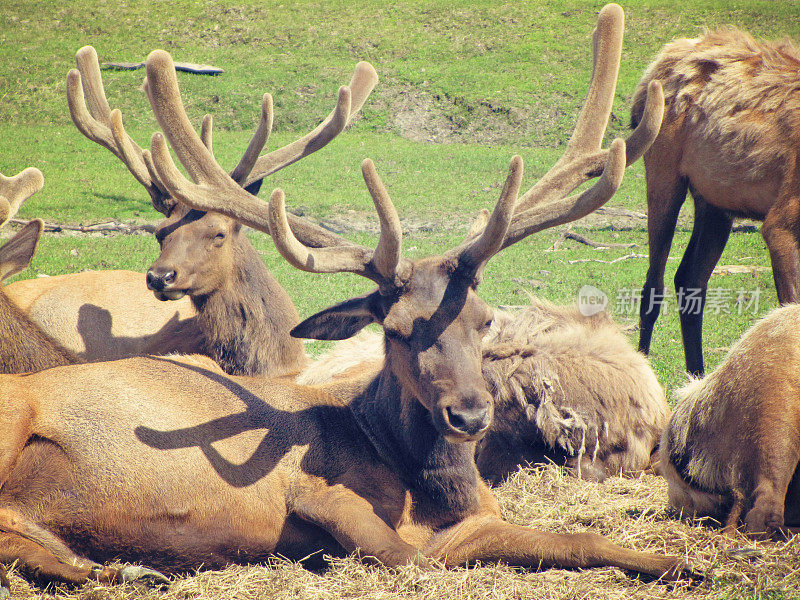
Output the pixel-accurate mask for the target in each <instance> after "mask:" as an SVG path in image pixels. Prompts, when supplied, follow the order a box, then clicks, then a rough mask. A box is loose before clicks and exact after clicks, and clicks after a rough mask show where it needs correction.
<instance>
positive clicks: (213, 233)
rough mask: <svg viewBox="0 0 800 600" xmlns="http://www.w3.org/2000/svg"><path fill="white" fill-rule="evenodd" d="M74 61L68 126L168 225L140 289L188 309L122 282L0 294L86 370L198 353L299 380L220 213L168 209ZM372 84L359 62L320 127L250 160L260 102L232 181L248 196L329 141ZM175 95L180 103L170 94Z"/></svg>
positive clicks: (284, 337) (284, 311) (267, 105)
mask: <svg viewBox="0 0 800 600" xmlns="http://www.w3.org/2000/svg"><path fill="white" fill-rule="evenodd" d="M76 62H77V66H78V68H77V69H73V70H72V71H70V73H69V75H68V77H67V97H68V100H69V106H70V113H71V115H72V119H73V121H74V123H75V125H76V126H77V128H78V129H79V130H80V131H81V132H82V133H83V134H84V135H85V136H86V137H88V138H89V139H91V140H92V141H95V142H97V143H98V144H100V145H102V146H104V147H105V148H107V149H108V150H110V151H111V152H112V153H113V154H114V155H115V156H117V157H118V158H119V159H120V160H121V161H122V162H123V163H124V164H125V166H126V167H128V169H129V170H130V172H131V173H132V174H133V175H134V177H135V178H136V180H137V181H139V182H140V183H141V184H142V185H143V186H144V187H145V189H147V191H148V193H149V194H150V197H151V199H152V203H153V206H154V207H155V208H156V209H157V210H158V211H160V212H161V213H163V214H164V215H165V217H166V218H165V220H164V221H163V222H162V223H161V224H160V225H159V227H158V229H157V231H156V238H157V239H158V241H159V243H160V244H161V255H160V257H159V259H158V260H157V261H156V262H155V264H154V265H153V266H152V268H151V269H150V270H149V271H148V273H147V286H148V287H149V288H150V289H151V290H153V291H154V292H155V295H156V297H158V298H159V299H160V300H167V299H169V300H178V299H180V298H182V297H183V296H184V295H187V294H188V295H189V296H190V298H191V306H189V305H187V304H186V302H185V301H184V302H182V303H178V305H179V308H178V310H177V311H176V310H173V309H171V308H170V306H169V305H168V304H162V303H158V302H155V301H154V299H153V296H152V293H151V292H148V291H147V290H146V289H145V287H144V278H143V277H142V276H141V275H140V274H135V273H132V272H129V271H107V272H90V273H82V274H76V275H66V276H60V277H59V278H57V279H56V280H53V281H50V280H47V279H45V280H31V281H26V282H18V283H17V284H15V285H12V286H9V287H10V289H9V293H10V295H11V297H12V298H13V299H14V300H15V301H16V302H17V303H18V304H19V305H20V306H22V307H23V308H24V309H26V310H28V311H29V312H30V313H31V314H32V316H34V318H36V319H37V320H39V321H40V323H41V324H42V325H43V326H44V327H46V328H47V329H48V330H52V331H53V334H54V335H55V336H56V337H57V338H58V339H59V340H60V341H61V342H62V343H63V344H64V345H67V346H69V347H75V348H76V349H80V350H81V351H82V352H83V355H84V356H86V357H87V358H90V359H94V360H99V359H103V360H109V359H114V358H120V357H122V356H125V355H134V354H167V353H171V352H176V351H177V352H199V353H204V354H208V355H209V356H211V357H212V358H214V359H215V360H216V361H217V362H219V363H220V365H222V367H223V368H224V369H225V371H226V372H228V373H231V374H240V375H256V374H258V375H265V376H276V375H284V374H286V373H290V372H296V371H299V370H300V369H301V368H302V367H303V366H304V365H305V361H306V358H305V354H304V352H303V346H302V344H301V343H300V341H299V340H295V339H292V338H291V337H290V336H289V330H290V329H291V328H292V327H293V326H294V325H296V324H297V323H298V322H299V321H300V318H299V316H298V315H297V311H296V310H295V308H294V305H293V303H292V301H291V300H290V298H289V296H288V295H287V294H286V292H285V291H284V289H283V288H282V287H281V286H280V284H278V282H277V281H276V280H275V278H274V277H273V276H272V274H271V273H270V272H269V270H268V269H267V268H266V266H265V265H264V264H263V262H262V261H261V259H260V257H259V256H258V253H257V252H256V250H255V248H253V246H252V245H251V244H250V242H249V241H248V240H247V237H246V236H245V234H244V232H243V231H242V229H241V225H240V224H239V223H238V222H236V221H233V220H231V219H229V218H227V217H224V216H222V215H220V214H218V213H214V212H202V211H196V210H191V209H188V208H186V207H184V206H183V205H181V204H179V203H177V202H176V201H175V200H174V199H173V198H172V197H171V196H170V195H169V193H168V192H167V191H166V190H165V188H164V186H163V184H162V183H161V182H160V181H159V180H158V177H157V175H156V174H155V172H154V171H153V169H152V165H150V166H148V165H147V163H146V158H145V156H144V154H143V152H142V149H141V148H140V147H139V146H138V145H136V144H135V143H134V142H133V140H132V139H131V138H130V136H128V134H127V133H126V132H125V130H124V128H123V125H122V115H121V113H120V111H119V110H114V111H112V110H111V109H110V107H109V105H108V102H107V100H106V97H105V92H104V89H103V83H102V79H101V77H100V67H99V64H98V60H97V54H96V52H95V51H94V49H93V48H92V47H90V46H86V47H84V48H81V49H80V50H79V51H78V54H77V61H76ZM376 82H377V74H376V73H375V70H374V69H373V68H372V66H371V65H369V64H368V63H364V62H362V63H359V64H358V65H357V66H356V69H355V73H354V74H353V78H352V80H351V82H350V85H349V86H348V87H342V88H341V89H340V90H339V98H338V102H337V106H336V108H335V109H334V110H333V112H332V113H331V114H330V115H329V116H328V118H327V119H325V121H323V122H322V123H321V124H320V125H319V126H318V127H317V128H315V129H314V130H313V131H312V132H310V133H309V134H307V135H306V136H304V137H302V138H300V139H298V140H296V141H294V142H292V143H291V144H288V145H287V146H285V147H283V148H280V149H278V150H274V151H272V152H269V153H267V154H264V155H262V156H259V153H260V152H261V149H262V148H263V147H264V145H265V144H266V141H267V139H268V137H269V133H270V131H271V128H272V98H271V96H270V95H269V94H265V95H264V100H263V102H262V112H261V120H260V123H259V126H258V128H257V129H256V133H255V134H254V136H253V138H252V140H251V142H250V144H249V146H248V148H247V150H246V151H245V153H244V156H243V157H242V159H241V161H240V162H239V164H238V165H237V166H236V167H235V168H234V169H233V171H232V172H231V177H232V178H233V179H234V180H235V181H237V183H239V185H241V186H243V187H244V188H245V189H247V190H248V191H249V192H252V193H257V192H258V189H259V187H260V185H261V182H262V180H263V178H264V177H267V176H269V175H271V174H273V173H275V172H277V171H279V170H280V169H282V168H284V167H286V166H288V165H290V164H292V163H294V162H296V161H297V160H299V159H301V158H303V157H304V156H307V155H309V154H311V153H312V152H315V151H316V150H318V149H320V148H322V147H323V146H325V145H326V144H327V143H328V142H330V141H331V140H332V139H333V138H334V137H336V136H337V135H338V134H339V133H340V132H341V131H342V130H343V129H344V127H345V126H346V125H347V123H348V122H349V120H350V119H351V118H352V117H353V116H354V115H355V114H357V113H358V111H359V110H360V109H361V107H362V106H363V104H364V102H365V101H366V99H367V97H368V96H369V94H370V92H371V91H372V89H373V87H374V86H375V83H376ZM174 91H175V93H176V94H179V92H178V90H177V86H176V87H175V88H174ZM151 100H152V99H151ZM177 101H178V102H180V99H179V98H178V99H177ZM87 104H88V106H87ZM211 131H212V121H211V117H210V116H206V118H205V119H204V120H203V129H202V133H201V136H202V139H203V143H204V144H206V145H207V146H208V147H209V148H211V139H212V138H211ZM306 229H307V231H308V235H307V236H306V237H307V239H308V241H309V243H312V244H315V245H320V244H323V243H326V242H327V243H329V242H330V239H329V238H328V236H329V234H328V232H327V231H325V230H324V229H322V228H321V227H316V226H313V225H311V224H309V225H308V226H307V227H306ZM312 236H313V240H312V239H310V238H311V237H312ZM253 290H257V292H254V291H253ZM65 300H68V301H65ZM195 315H196V316H195Z"/></svg>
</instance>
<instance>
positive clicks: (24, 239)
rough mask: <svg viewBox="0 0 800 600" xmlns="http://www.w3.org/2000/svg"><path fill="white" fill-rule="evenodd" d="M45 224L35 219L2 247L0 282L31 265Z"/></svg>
mask: <svg viewBox="0 0 800 600" xmlns="http://www.w3.org/2000/svg"><path fill="white" fill-rule="evenodd" d="M42 229H44V222H43V221H42V220H41V219H33V220H32V221H31V222H30V223H28V224H27V225H25V227H23V228H22V229H21V230H20V231H18V232H17V234H16V235H15V236H14V237H12V238H11V239H10V240H8V241H7V242H6V243H5V244H3V246H0V281H2V280H3V279H6V278H7V277H11V276H12V275H14V274H15V273H19V272H20V271H22V270H24V269H26V268H27V267H28V265H29V264H31V259H32V258H33V254H34V253H35V252H36V246H37V245H38V244H39V236H41V235H42Z"/></svg>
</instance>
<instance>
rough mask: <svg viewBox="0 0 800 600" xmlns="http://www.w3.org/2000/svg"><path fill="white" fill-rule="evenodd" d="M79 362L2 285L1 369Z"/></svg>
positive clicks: (36, 368)
mask: <svg viewBox="0 0 800 600" xmlns="http://www.w3.org/2000/svg"><path fill="white" fill-rule="evenodd" d="M79 362H81V361H80V359H78V357H77V356H75V355H74V354H73V353H72V352H70V351H69V350H67V349H66V348H64V347H62V346H61V345H60V344H59V343H58V342H56V341H55V340H54V339H53V338H51V337H50V336H49V335H47V334H46V333H45V332H44V331H42V329H41V328H40V327H39V326H38V325H36V324H35V323H34V322H33V321H31V319H30V317H28V315H27V314H25V313H24V312H23V311H22V310H21V309H20V308H19V307H18V306H17V305H16V304H14V303H13V302H12V301H11V300H9V298H8V296H6V295H5V293H4V292H3V290H2V289H0V373H30V372H33V371H41V370H42V369H49V368H50V367H58V366H61V365H72V364H77V363H79Z"/></svg>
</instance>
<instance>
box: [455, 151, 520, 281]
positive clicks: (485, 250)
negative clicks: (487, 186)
mask: <svg viewBox="0 0 800 600" xmlns="http://www.w3.org/2000/svg"><path fill="white" fill-rule="evenodd" d="M522 171H523V164H522V157H521V156H514V157H512V158H511V164H510V166H509V169H508V177H506V182H505V184H504V185H503V191H502V192H501V193H500V199H499V200H498V201H497V204H496V205H495V207H494V210H493V211H492V214H491V216H490V217H489V218H488V220H487V221H486V227H484V229H483V232H482V233H481V234H480V235H477V234H476V235H474V236H472V237H470V236H469V235H468V236H467V240H466V241H465V242H464V243H463V244H461V246H459V247H458V248H456V249H455V250H453V251H452V254H454V255H456V256H457V257H458V259H459V264H464V265H466V266H468V267H469V268H471V269H473V270H474V271H475V272H477V271H478V270H479V269H480V268H481V267H482V266H483V265H484V264H486V261H488V260H489V259H490V258H491V257H492V256H494V255H495V254H496V253H497V252H499V251H500V250H501V249H502V248H503V247H504V246H503V240H505V238H506V234H507V232H508V228H509V225H510V224H511V222H512V218H513V217H514V210H515V207H516V204H517V195H518V194H519V187H520V185H521V183H522ZM481 220H482V218H481V216H479V217H478V222H479V221H481ZM476 224H477V223H476ZM474 227H475V225H473V228H472V229H474ZM472 229H471V231H472Z"/></svg>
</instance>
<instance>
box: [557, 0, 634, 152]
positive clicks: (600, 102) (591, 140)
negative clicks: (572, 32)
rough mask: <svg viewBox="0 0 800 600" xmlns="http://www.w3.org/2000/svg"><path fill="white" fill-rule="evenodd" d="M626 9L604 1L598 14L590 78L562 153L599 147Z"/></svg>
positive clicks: (616, 70) (613, 87) (614, 84)
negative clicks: (570, 134)
mask: <svg viewBox="0 0 800 600" xmlns="http://www.w3.org/2000/svg"><path fill="white" fill-rule="evenodd" d="M624 29H625V13H624V12H623V11H622V7H620V6H619V5H618V4H606V5H605V6H604V7H603V9H602V10H601V11H600V14H599V15H598V17H597V27H595V30H594V34H593V35H592V78H591V80H590V81H589V91H588V93H587V94H586V100H585V101H584V103H583V108H581V112H580V114H579V115H578V120H577V122H576V123H575V129H574V130H573V132H572V137H571V138H570V140H569V142H568V143H567V150H566V152H565V153H564V156H565V157H569V156H571V155H572V154H580V153H584V152H589V151H596V150H599V149H600V144H601V143H602V141H603V133H604V132H605V130H606V126H607V125H608V118H609V117H610V116H611V105H612V103H613V101H614V91H615V90H616V88H617V75H618V74H619V62H620V58H621V56H622V33H623V31H624Z"/></svg>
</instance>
